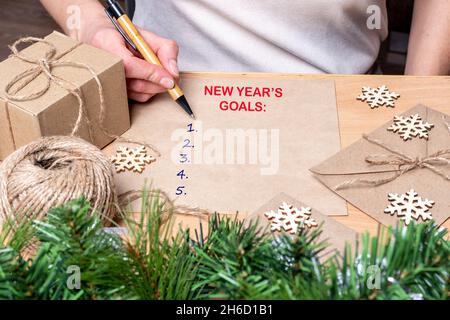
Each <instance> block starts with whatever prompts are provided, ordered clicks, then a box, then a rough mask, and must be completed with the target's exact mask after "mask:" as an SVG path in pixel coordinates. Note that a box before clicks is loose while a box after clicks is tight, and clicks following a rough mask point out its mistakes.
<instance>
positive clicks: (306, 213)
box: [264, 202, 317, 234]
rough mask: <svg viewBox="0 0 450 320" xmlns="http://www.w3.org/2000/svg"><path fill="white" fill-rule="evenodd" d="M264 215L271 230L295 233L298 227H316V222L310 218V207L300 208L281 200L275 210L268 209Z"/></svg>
mask: <svg viewBox="0 0 450 320" xmlns="http://www.w3.org/2000/svg"><path fill="white" fill-rule="evenodd" d="M264 215H265V216H266V217H267V218H268V219H269V221H270V223H271V224H270V226H271V230H272V231H278V232H280V231H282V230H284V231H286V232H289V233H291V234H296V233H297V231H298V229H299V228H301V229H303V228H305V227H308V228H312V227H317V222H316V221H315V220H314V219H313V218H311V208H309V207H306V208H305V207H301V208H300V209H298V208H296V207H294V206H293V205H291V204H288V203H286V202H283V203H282V204H281V205H280V206H279V208H278V210H277V211H273V210H271V211H268V212H265V213H264Z"/></svg>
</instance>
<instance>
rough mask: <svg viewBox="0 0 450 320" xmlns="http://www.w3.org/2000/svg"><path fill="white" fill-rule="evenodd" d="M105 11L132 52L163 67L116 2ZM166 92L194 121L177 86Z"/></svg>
mask: <svg viewBox="0 0 450 320" xmlns="http://www.w3.org/2000/svg"><path fill="white" fill-rule="evenodd" d="M105 11H106V14H107V15H108V17H109V18H110V19H111V21H112V23H113V24H114V26H115V27H116V29H117V30H118V31H119V32H120V34H121V35H122V36H123V37H124V39H125V41H126V42H127V43H128V44H129V45H130V46H131V47H132V48H133V49H134V50H136V51H138V52H139V53H140V54H141V55H142V56H143V57H144V59H145V60H147V61H148V62H150V63H152V64H156V65H158V66H160V67H163V65H162V64H161V61H159V59H158V57H157V56H156V54H155V53H154V52H153V51H152V49H150V47H149V46H148V44H147V43H146V42H145V40H144V38H142V35H141V34H140V33H139V31H138V30H137V28H136V27H135V26H134V24H133V22H131V20H130V18H129V17H128V15H127V14H126V13H125V10H123V8H122V7H121V6H120V4H119V3H118V2H117V1H115V0H108V4H107V7H106V10H105ZM167 92H168V93H169V94H170V96H171V97H172V99H173V100H174V101H175V102H176V103H178V105H179V106H180V107H182V108H183V110H184V111H186V112H187V113H188V114H189V115H190V116H191V117H192V118H194V119H195V116H194V113H193V112H192V109H191V107H190V106H189V103H188V101H187V99H186V97H185V96H184V93H183V90H181V88H180V87H179V86H178V85H177V84H175V86H174V87H173V88H172V89H168V90H167Z"/></svg>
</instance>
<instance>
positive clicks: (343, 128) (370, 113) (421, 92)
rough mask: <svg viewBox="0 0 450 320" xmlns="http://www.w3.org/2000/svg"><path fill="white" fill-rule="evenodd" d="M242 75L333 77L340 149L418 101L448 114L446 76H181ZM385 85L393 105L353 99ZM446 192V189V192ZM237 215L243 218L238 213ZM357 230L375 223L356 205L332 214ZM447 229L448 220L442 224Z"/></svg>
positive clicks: (193, 222)
mask: <svg viewBox="0 0 450 320" xmlns="http://www.w3.org/2000/svg"><path fill="white" fill-rule="evenodd" d="M236 75H241V76H242V77H259V78H288V79H295V78H301V79H308V78H311V79H333V80H334V81H335V84H336V97H337V109H338V115H339V127H340V135H341V146H342V148H345V147H347V146H348V145H350V144H352V143H353V142H355V141H357V140H358V139H360V138H361V135H362V134H363V133H369V132H371V131H373V130H375V129H376V128H378V127H379V126H381V125H382V124H384V123H386V122H388V121H389V120H392V118H393V116H394V115H397V114H400V113H403V112H405V111H407V110H408V109H409V108H411V107H413V106H415V105H417V104H419V103H421V104H424V105H426V106H428V107H431V108H433V109H436V110H438V111H441V112H444V113H447V114H450V77H405V76H384V75H292V74H261V73H258V74H252V73H250V74H248V73H239V74H236V73H185V74H183V77H199V78H201V77H205V76H208V77H230V76H233V77H234V76H236ZM383 84H384V85H386V86H388V88H389V89H390V90H391V91H395V92H397V93H398V94H400V98H399V99H398V100H397V101H396V103H395V108H386V107H381V108H378V109H371V108H370V107H369V106H368V105H367V104H366V103H365V102H361V101H358V100H356V97H357V96H358V95H359V94H360V93H361V88H362V87H363V86H370V87H378V86H380V85H383ZM449 192H450V191H449ZM239 217H240V218H245V214H241V215H240V216H239ZM333 219H336V220H337V221H339V222H341V223H343V224H344V225H346V226H348V227H350V228H352V229H354V230H356V231H357V232H365V231H369V232H370V233H371V234H376V232H377V229H378V222H377V221H376V220H374V219H372V218H371V217H370V216H368V215H367V214H365V213H363V212H361V211H360V210H358V209H357V208H355V207H353V206H352V205H350V204H348V216H340V217H333ZM178 222H180V223H181V224H182V225H183V226H188V227H190V228H194V227H196V226H197V225H198V219H196V218H182V219H181V218H178V219H177V223H176V224H177V225H178ZM444 226H445V227H446V228H447V229H448V228H449V227H450V219H449V220H447V221H446V222H445V223H444Z"/></svg>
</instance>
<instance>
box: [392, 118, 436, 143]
mask: <svg viewBox="0 0 450 320" xmlns="http://www.w3.org/2000/svg"><path fill="white" fill-rule="evenodd" d="M433 127H434V125H433V124H431V123H428V122H424V121H423V120H422V118H421V117H420V116H419V115H418V114H413V115H411V116H409V117H407V118H405V117H402V116H395V117H394V123H393V124H392V126H390V127H389V128H388V131H392V132H395V133H398V134H400V136H401V137H402V138H403V140H405V141H406V140H408V139H412V138H415V137H417V136H418V137H419V138H424V139H428V133H429V132H430V130H431V129H432V128H433Z"/></svg>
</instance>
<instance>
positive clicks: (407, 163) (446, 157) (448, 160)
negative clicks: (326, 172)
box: [335, 120, 450, 190]
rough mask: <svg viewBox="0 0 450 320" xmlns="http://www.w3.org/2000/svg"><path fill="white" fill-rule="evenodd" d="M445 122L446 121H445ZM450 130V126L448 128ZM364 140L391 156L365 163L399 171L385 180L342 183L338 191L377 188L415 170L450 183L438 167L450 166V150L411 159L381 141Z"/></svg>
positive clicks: (367, 138)
mask: <svg viewBox="0 0 450 320" xmlns="http://www.w3.org/2000/svg"><path fill="white" fill-rule="evenodd" d="M444 121H445V120H444ZM448 128H449V130H450V126H449V127H448ZM363 139H365V140H366V141H368V142H370V143H372V144H375V145H377V146H379V147H381V148H383V149H385V150H387V151H389V152H390V153H391V154H389V155H386V154H381V155H378V154H374V155H369V156H367V157H366V159H365V161H366V162H367V163H369V164H371V165H375V166H381V165H395V166H397V170H396V172H395V173H394V175H392V176H391V177H388V178H384V179H375V180H368V179H352V180H347V181H344V182H342V183H341V184H339V185H337V186H336V187H335V189H336V190H342V189H347V188H351V187H356V186H371V187H376V186H380V185H383V184H386V183H389V182H392V181H394V180H396V179H397V178H399V177H401V176H402V175H404V174H405V173H407V172H409V171H412V170H415V169H428V170H430V171H432V172H434V173H436V174H437V175H439V176H441V177H443V178H444V179H445V180H447V181H450V175H449V174H447V173H445V172H444V171H443V170H441V169H440V168H438V166H448V165H450V149H446V150H439V151H437V152H435V153H433V154H432V155H430V156H427V157H410V156H408V155H406V154H404V153H403V152H401V151H399V150H397V149H394V148H392V147H389V146H387V145H386V144H384V143H383V142H381V141H380V140H377V139H374V138H371V137H369V136H368V135H363Z"/></svg>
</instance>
